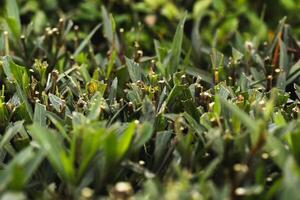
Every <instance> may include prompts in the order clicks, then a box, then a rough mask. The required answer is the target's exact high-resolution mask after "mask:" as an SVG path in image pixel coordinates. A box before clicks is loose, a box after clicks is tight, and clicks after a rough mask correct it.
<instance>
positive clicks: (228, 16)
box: [18, 0, 300, 50]
mask: <svg viewBox="0 0 300 200" xmlns="http://www.w3.org/2000/svg"><path fill="white" fill-rule="evenodd" d="M18 4H19V7H20V15H21V22H22V24H29V23H30V22H32V23H33V27H34V30H35V31H36V32H41V31H43V29H44V28H45V27H47V26H50V25H53V24H55V23H57V21H58V19H59V18H60V17H65V18H70V19H72V20H73V21H74V22H75V24H77V25H79V27H80V30H81V31H82V32H84V31H90V30H91V29H92V27H93V26H95V25H96V24H97V23H99V21H101V6H102V5H104V6H105V7H106V8H107V10H108V11H109V12H111V13H112V14H113V15H114V18H115V21H116V24H117V26H118V28H124V29H125V30H131V31H133V32H135V33H136V34H130V32H127V33H128V34H126V37H127V38H126V39H127V41H129V42H132V41H133V40H136V39H137V38H136V37H138V40H139V41H141V42H140V43H141V44H143V45H144V46H145V48H146V49H147V48H151V45H152V42H149V40H150V41H152V40H153V39H168V38H171V37H173V33H174V30H175V28H176V25H177V23H178V19H179V18H180V17H181V16H182V15H183V14H184V13H185V12H186V11H187V12H188V14H189V18H188V21H187V25H186V27H185V32H186V36H187V37H191V38H192V39H193V40H194V41H193V43H194V42H195V43H199V42H200V41H201V43H202V45H208V46H216V47H217V48H219V49H220V50H224V48H225V49H226V47H228V46H229V45H230V44H229V43H228V41H232V38H233V37H241V38H242V39H243V40H249V39H251V40H253V35H254V36H255V41H254V42H255V43H257V44H258V43H261V42H262V41H265V40H268V39H270V37H272V35H273V31H274V30H275V28H276V26H277V24H278V21H279V20H280V19H281V18H283V17H284V16H286V17H287V22H288V23H289V24H290V25H291V26H293V32H294V34H295V35H296V36H297V37H298V36H299V35H300V18H299V13H300V1H299V0H235V1H232V0H198V1H197V0H140V1H137V0H106V1H103V0H85V1H82V0H81V1H79V0H63V1H58V0H39V1H37V0H19V1H18ZM132 26H134V27H132ZM237 30H239V33H238V32H237ZM198 34H199V35H198ZM268 37H269V38H268ZM195 40H199V41H197V42H196V41H195Z"/></svg>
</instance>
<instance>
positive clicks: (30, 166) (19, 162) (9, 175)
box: [0, 146, 44, 193]
mask: <svg viewBox="0 0 300 200" xmlns="http://www.w3.org/2000/svg"><path fill="white" fill-rule="evenodd" d="M43 158H44V155H43V154H42V152H36V151H34V149H33V147H32V146H29V147H27V148H25V149H24V150H22V151H21V152H19V153H18V154H17V155H16V156H15V157H14V158H13V160H12V161H10V162H9V164H8V165H7V166H6V167H5V168H4V170H3V171H2V170H1V172H0V185H1V188H0V192H1V193H2V192H3V191H1V190H3V189H5V188H6V189H11V190H21V189H23V188H25V187H26V186H27V182H28V181H29V180H30V178H31V177H32V175H33V174H34V172H35V171H36V169H37V167H38V166H39V165H40V163H41V162H42V160H43Z"/></svg>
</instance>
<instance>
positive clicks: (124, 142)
mask: <svg viewBox="0 0 300 200" xmlns="http://www.w3.org/2000/svg"><path fill="white" fill-rule="evenodd" d="M135 127H136V123H135V122H131V123H130V124H128V126H127V128H126V129H125V131H124V132H123V133H122V135H121V137H120V139H119V141H118V149H117V160H118V159H120V158H122V157H123V155H124V154H125V153H126V152H127V150H128V148H129V145H130V144H131V140H132V137H133V135H134V131H135Z"/></svg>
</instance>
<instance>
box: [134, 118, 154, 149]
mask: <svg viewBox="0 0 300 200" xmlns="http://www.w3.org/2000/svg"><path fill="white" fill-rule="evenodd" d="M152 133H153V125H152V124H150V123H148V122H144V123H143V124H142V125H141V126H139V127H138V129H137V134H136V137H135V138H134V142H133V144H132V148H133V150H139V149H140V148H141V147H142V146H143V145H145V144H146V142H147V141H148V140H149V139H150V138H151V136H152Z"/></svg>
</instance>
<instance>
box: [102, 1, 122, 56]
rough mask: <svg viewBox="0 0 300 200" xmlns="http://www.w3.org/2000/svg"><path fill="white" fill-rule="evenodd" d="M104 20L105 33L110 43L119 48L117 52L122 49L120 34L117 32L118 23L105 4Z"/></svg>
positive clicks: (103, 9)
mask: <svg viewBox="0 0 300 200" xmlns="http://www.w3.org/2000/svg"><path fill="white" fill-rule="evenodd" d="M101 12H102V20H103V24H104V29H103V35H104V37H105V38H106V39H107V40H108V41H109V42H110V44H111V45H112V46H113V47H114V48H116V49H117V52H119V50H120V44H119V40H118V36H117V34H116V24H115V21H114V18H113V16H112V15H109V14H108V12H107V10H106V8H105V7H104V6H102V7H101Z"/></svg>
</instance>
